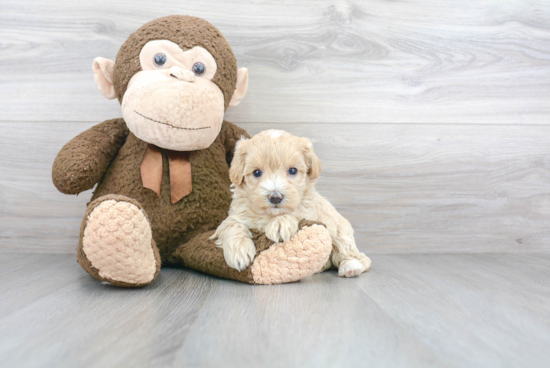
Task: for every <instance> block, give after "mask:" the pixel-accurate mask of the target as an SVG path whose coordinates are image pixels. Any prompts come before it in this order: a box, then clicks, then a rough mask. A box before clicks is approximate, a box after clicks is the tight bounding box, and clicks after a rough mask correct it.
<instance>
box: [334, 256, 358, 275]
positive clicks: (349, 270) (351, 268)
mask: <svg viewBox="0 0 550 368" xmlns="http://www.w3.org/2000/svg"><path fill="white" fill-rule="evenodd" d="M361 272H363V264H362V263H361V262H360V261H358V260H356V259H350V260H348V261H343V262H342V263H340V266H339V267H338V276H341V277H357V276H359V275H360V274H361Z"/></svg>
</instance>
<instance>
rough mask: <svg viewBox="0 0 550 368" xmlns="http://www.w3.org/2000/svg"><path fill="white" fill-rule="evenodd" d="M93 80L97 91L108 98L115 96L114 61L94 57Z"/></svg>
mask: <svg viewBox="0 0 550 368" xmlns="http://www.w3.org/2000/svg"><path fill="white" fill-rule="evenodd" d="M92 68H93V70H94V80H95V84H97V88H98V89H99V92H101V94H102V95H103V96H105V97H107V98H108V99H109V100H112V99H113V98H116V93H115V87H114V86H113V74H114V73H115V62H114V61H112V60H109V59H105V58H102V57H97V58H95V59H94V65H93V67H92Z"/></svg>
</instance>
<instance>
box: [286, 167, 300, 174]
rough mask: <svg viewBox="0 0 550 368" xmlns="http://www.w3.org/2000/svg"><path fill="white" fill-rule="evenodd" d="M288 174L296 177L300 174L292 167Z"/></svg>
mask: <svg viewBox="0 0 550 368" xmlns="http://www.w3.org/2000/svg"><path fill="white" fill-rule="evenodd" d="M288 173H289V174H290V175H296V174H298V169H297V168H295V167H291V168H290V169H288Z"/></svg>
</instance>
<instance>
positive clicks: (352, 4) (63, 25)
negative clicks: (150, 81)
mask: <svg viewBox="0 0 550 368" xmlns="http://www.w3.org/2000/svg"><path fill="white" fill-rule="evenodd" d="M235 9H238V11H236V10H235ZM0 10H1V11H0V39H2V47H1V48H0V111H2V116H1V117H0V119H1V120H3V121H9V120H17V121H99V120H104V119H107V118H113V117H118V116H120V109H119V106H118V103H117V102H116V101H107V100H105V99H104V98H103V97H102V96H101V95H100V94H99V93H98V91H97V88H96V87H95V85H94V82H93V76H92V72H91V65H92V61H93V59H94V58H95V57H96V56H103V57H107V58H111V59H114V58H115V56H116V52H117V50H118V48H119V47H120V45H121V44H122V42H124V40H125V39H126V38H127V36H128V35H129V34H130V33H131V32H133V31H134V30H136V29H137V28H138V27H139V26H141V25H142V24H144V23H145V22H147V21H149V20H152V19H155V18H157V17H160V16H165V15H169V14H190V15H195V16H199V17H203V18H206V19H207V20H209V21H211V22H212V23H213V24H214V25H216V26H217V27H218V28H219V29H220V30H221V31H222V32H223V33H224V35H225V36H226V37H227V39H228V40H229V42H230V43H231V45H232V48H233V50H234V52H235V54H236V56H237V59H238V61H239V65H241V66H247V67H248V68H249V70H250V88H249V92H248V96H247V97H246V98H245V100H243V104H242V106H240V107H238V108H236V109H233V111H231V109H230V111H229V113H228V118H229V119H230V120H235V121H240V122H267V123H272V122H348V123H355V122H372V123H379V122H383V123H463V124H465V123H472V124H478V123H480V122H482V123H486V124H489V123H497V124H503V123H506V124H508V123H510V124H548V123H549V122H550V105H549V104H548V96H549V94H550V48H549V47H548V45H549V42H550V3H549V2H548V1H545V0H534V1H505V2H502V1H500V0H490V1H484V2H479V1H475V0H467V1H460V2H457V1H451V0H445V1H439V2H438V3H437V6H434V4H433V2H432V1H429V0H415V1H408V2H388V1H379V0H369V1H340V0H322V1H318V0H315V1H314V0H306V1H300V2H295V1H292V0H285V1H275V0H269V1H262V2H252V3H247V4H246V6H243V5H242V3H241V2H238V1H236V0H230V1H227V0H224V1H220V0H208V1H200V2H197V1H183V2H182V1H179V2H173V1H168V0H160V1H156V2H151V1H145V0H131V1H129V0H117V1H113V0H101V1H94V2H74V1H69V0H61V1H56V2H51V1H44V0H33V1H24V2H23V1H15V0H4V1H2V4H1V5H0Z"/></svg>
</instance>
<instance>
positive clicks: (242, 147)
mask: <svg viewBox="0 0 550 368" xmlns="http://www.w3.org/2000/svg"><path fill="white" fill-rule="evenodd" d="M320 173H321V162H320V161H319V158H318V157H317V155H315V152H313V146H312V144H311V142H310V141H309V140H308V139H306V138H299V137H295V136H293V135H291V134H289V133H287V132H285V131H282V130H266V131H263V132H261V133H259V134H257V135H255V136H254V137H252V138H251V139H246V138H242V139H241V140H239V141H238V142H237V146H236V149H235V156H234V158H233V161H232V163H231V169H230V171H229V175H230V178H231V181H232V182H233V184H234V185H235V187H236V189H237V190H243V191H245V192H246V195H247V196H248V198H249V200H250V203H251V205H252V207H253V209H255V210H256V211H261V212H265V213H267V214H269V215H271V216H276V215H281V214H284V213H290V212H292V211H294V210H295V209H296V207H297V206H298V205H299V204H300V202H301V200H302V197H303V195H304V193H305V192H306V191H307V190H308V189H310V188H311V187H312V186H313V185H314V183H315V181H316V179H317V178H318V177H319V175H320Z"/></svg>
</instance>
